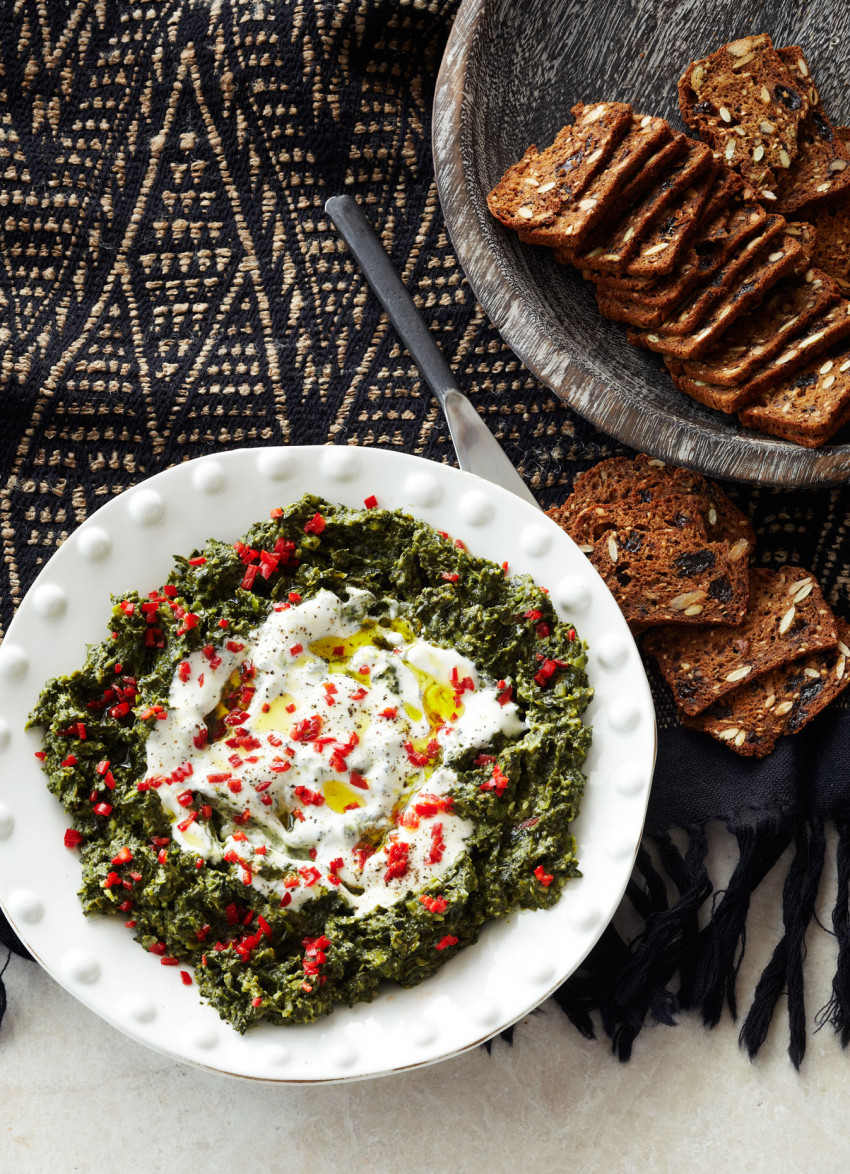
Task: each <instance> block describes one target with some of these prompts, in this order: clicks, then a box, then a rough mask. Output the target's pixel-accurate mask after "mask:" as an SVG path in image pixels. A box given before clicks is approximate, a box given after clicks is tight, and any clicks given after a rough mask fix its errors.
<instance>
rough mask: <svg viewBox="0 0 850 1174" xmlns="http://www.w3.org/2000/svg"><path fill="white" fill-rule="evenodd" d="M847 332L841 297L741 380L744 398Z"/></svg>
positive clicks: (848, 315)
mask: <svg viewBox="0 0 850 1174" xmlns="http://www.w3.org/2000/svg"><path fill="white" fill-rule="evenodd" d="M848 335H850V301H847V299H846V298H841V300H840V301H838V302H836V303H835V305H833V306H830V308H829V309H828V310H827V311H826V313H825V314H823V315H822V316H821V317H820V318H816V319H815V320H814V322H810V323H809V325H808V326H807V327H806V328H805V330H803V331H801V332H800V334H799V335H798V336H797V337H796V338H794V339H793V340H792V341H791V342H789V343H788V344H787V346H786V347H785V348H784V349H783V350H782V351H780V352H779V354H778V355H776V356H775V357H774V358H773V359H769V360H768V362H766V363H765V364H764V366H762V367H760V368H759V369H758V370H757V371H756V372H755V373H754V374H753V375H751V376H750V377H749V379H748V381H747V382H746V383H745V384H743V385H742V386H743V388H745V389H746V394H747V397H748V399H754V398H755V397H756V396H757V395H759V394H760V393H761V392H763V391H767V390H768V388H771V387H776V386H777V385H778V384H780V383H782V382H783V381H784V380H785V379H787V378H788V376H789V375H791V374H792V373H793V372H795V371H799V369H800V368H801V367H803V366H804V365H805V364H806V363H808V362H810V361H811V360H812V359H814V358H815V357H816V356H817V355H822V354H824V352H825V351H828V350H829V348H830V347H831V346H834V345H835V344H836V343H837V342H840V341H841V339H843V338H846V337H847V336H848Z"/></svg>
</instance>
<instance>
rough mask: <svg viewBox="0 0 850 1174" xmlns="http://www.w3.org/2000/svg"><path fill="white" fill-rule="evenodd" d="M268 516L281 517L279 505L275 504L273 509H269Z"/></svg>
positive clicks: (281, 511)
mask: <svg viewBox="0 0 850 1174" xmlns="http://www.w3.org/2000/svg"><path fill="white" fill-rule="evenodd" d="M269 517H270V518H281V517H283V510H282V509H281V508H280V506H279V505H277V506H275V508H274V509H273V510H269Z"/></svg>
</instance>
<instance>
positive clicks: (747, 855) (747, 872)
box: [690, 818, 793, 1027]
mask: <svg viewBox="0 0 850 1174" xmlns="http://www.w3.org/2000/svg"><path fill="white" fill-rule="evenodd" d="M728 827H729V831H730V832H732V834H733V835H734V836H735V838H736V839H737V841H738V852H739V855H738V863H737V864H736V866H735V870H734V872H733V873H732V876H731V878H730V880H729V884H728V886H727V887H726V890H725V892H724V893H723V896H722V898H721V899H720V901H716V898H717V896H718V895H719V894H715V901H716V904H715V905H714V908H713V910H712V916H711V921H710V922H709V924H708V925H707V926H706V927H705V929H704V930H702V932H701V933H700V935H699V942H698V948H697V954H696V957H695V964H694V973H693V987H692V991H691V1001H690V1006H693V1007H697V1008H699V1009H700V1011H701V1012H702V1019H703V1023H705V1025H706V1027H716V1025H717V1024H718V1023H719V1022H720V1016H721V1015H722V1013H723V1006H724V1003H725V1004H726V1005H727V1006H728V1007H729V1011H730V1013H731V1015H732V1018H733V1019H736V1018H737V1015H738V1006H737V999H736V997H735V982H736V980H737V977H738V970H739V969H740V966H741V961H742V960H743V957H744V947H745V945H746V923H747V913H748V912H749V908H750V898H751V897H752V894H753V893H754V892H755V890H756V888H757V887H758V886H759V885H760V884H761V882H762V881H763V880H764V878H765V876H767V874H768V873H769V872H770V870H771V869H772V868H773V866H774V865H775V864H776V862H777V861H778V860H779V858H780V856H781V855H782V853H783V852H784V851H785V849H786V848H787V847H788V845H789V844H790V843H791V839H792V836H793V824H792V823H790V822H789V821H787V820H784V819H782V818H777V820H776V821H775V822H773V823H771V824H767V825H760V826H753V825H752V824H746V823H730V824H729V825H728Z"/></svg>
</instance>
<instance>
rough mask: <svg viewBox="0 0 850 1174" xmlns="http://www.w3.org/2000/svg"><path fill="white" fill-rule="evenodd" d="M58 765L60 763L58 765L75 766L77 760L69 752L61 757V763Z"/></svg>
mask: <svg viewBox="0 0 850 1174" xmlns="http://www.w3.org/2000/svg"><path fill="white" fill-rule="evenodd" d="M59 765H60V766H76V765H77V760H76V758H75V757H74V756H73V754H69V755H68V756H67V757H66V758H63V759H62V761H61V763H60V764H59Z"/></svg>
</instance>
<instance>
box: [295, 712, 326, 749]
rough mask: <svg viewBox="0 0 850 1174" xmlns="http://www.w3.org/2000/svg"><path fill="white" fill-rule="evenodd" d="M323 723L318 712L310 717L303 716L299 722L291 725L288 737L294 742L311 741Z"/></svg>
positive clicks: (316, 735)
mask: <svg viewBox="0 0 850 1174" xmlns="http://www.w3.org/2000/svg"><path fill="white" fill-rule="evenodd" d="M323 724H324V718H322V717H320V716H319V714H317V713H316V714H313V716H312V717H305V718H303V719H302V720H301V721H300V722H296V723H295V725H294V726H293V727H292V730H291V733H290V737H291V738H292V740H293V741H294V742H312V741H313V739H314V738H316V737H318V735H319V733H320V732H321V729H322V726H323Z"/></svg>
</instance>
